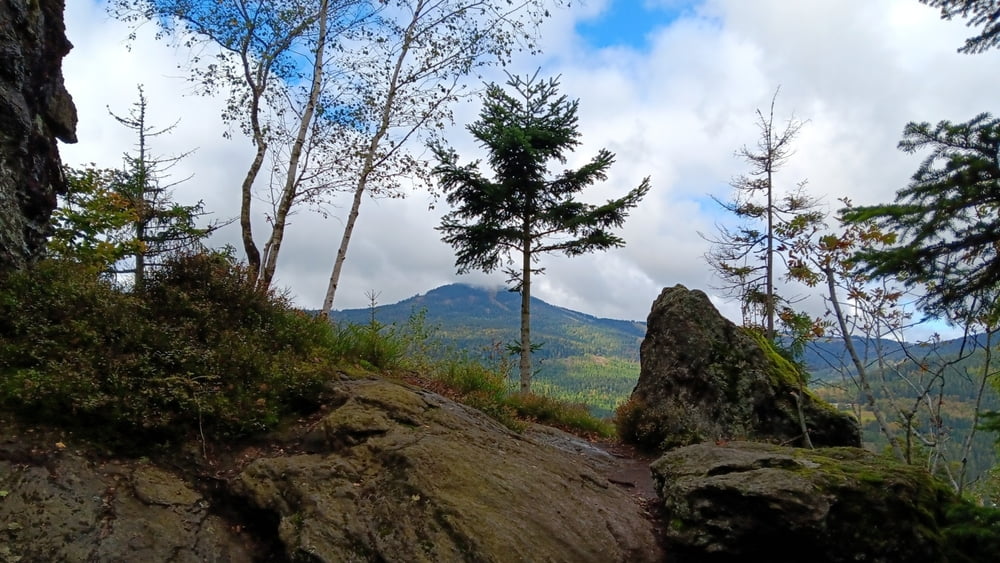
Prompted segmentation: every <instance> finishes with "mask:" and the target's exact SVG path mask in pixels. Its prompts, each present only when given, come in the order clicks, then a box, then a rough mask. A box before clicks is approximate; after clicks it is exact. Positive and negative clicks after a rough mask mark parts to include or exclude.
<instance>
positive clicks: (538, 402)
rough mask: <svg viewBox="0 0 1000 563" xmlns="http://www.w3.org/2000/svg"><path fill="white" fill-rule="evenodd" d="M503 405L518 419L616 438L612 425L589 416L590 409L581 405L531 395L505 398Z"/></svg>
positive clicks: (514, 395) (516, 395)
mask: <svg viewBox="0 0 1000 563" xmlns="http://www.w3.org/2000/svg"><path fill="white" fill-rule="evenodd" d="M505 403H506V404H507V405H508V406H510V407H511V408H513V409H514V411H515V412H517V414H518V416H520V417H521V418H526V419H529V420H534V421H536V422H540V423H543V424H549V425H552V426H559V427H562V428H564V429H567V430H571V431H575V432H583V433H585V434H594V435H597V436H601V437H604V438H609V437H611V436H614V434H615V427H614V425H613V424H611V423H609V422H607V421H604V420H601V419H599V418H596V417H594V416H593V415H591V414H590V409H588V408H587V405H584V404H579V403H576V404H574V403H567V402H564V401H560V400H558V399H555V398H553V397H548V396H545V395H536V394H531V393H529V394H527V395H525V394H521V393H515V394H513V395H510V396H509V397H507V400H506V401H505Z"/></svg>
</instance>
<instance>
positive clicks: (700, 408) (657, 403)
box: [618, 285, 861, 451]
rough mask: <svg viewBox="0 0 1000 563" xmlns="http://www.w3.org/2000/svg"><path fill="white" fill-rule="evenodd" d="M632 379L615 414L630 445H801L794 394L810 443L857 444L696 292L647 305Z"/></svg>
mask: <svg viewBox="0 0 1000 563" xmlns="http://www.w3.org/2000/svg"><path fill="white" fill-rule="evenodd" d="M640 361H641V368H640V374H639V381H638V383H637V384H636V387H635V390H634V391H633V392H632V395H631V398H630V401H629V402H628V403H627V404H626V405H625V407H624V408H622V409H621V410H620V411H619V417H618V422H619V432H620V433H621V434H622V437H623V438H624V439H626V440H627V441H629V442H632V443H636V444H638V445H641V446H643V447H645V448H648V449H653V450H659V451H665V450H667V449H669V448H672V447H677V446H683V445H688V444H694V443H699V442H704V441H713V442H714V441H719V440H732V439H744V440H760V441H772V442H778V443H787V444H796V445H798V444H802V442H803V440H802V426H801V419H800V417H799V414H798V405H797V399H796V397H797V396H800V395H801V396H802V397H803V399H802V410H803V415H804V416H803V418H804V419H805V423H806V427H807V428H808V429H809V435H810V438H811V439H812V442H813V444H814V445H816V446H860V445H861V435H860V431H859V429H858V425H857V423H856V422H855V420H854V418H853V417H851V416H850V415H849V414H846V413H841V412H838V411H836V410H835V409H834V408H833V407H832V406H830V405H829V404H827V403H826V402H824V401H823V400H821V399H819V398H818V397H816V396H815V395H813V394H812V393H810V392H809V391H808V389H803V388H801V385H800V381H801V377H802V375H801V374H800V373H799V371H798V370H797V369H796V368H795V367H794V366H793V365H792V364H791V363H790V362H788V361H787V360H785V359H784V358H783V357H781V356H780V355H779V354H778V353H777V352H776V351H775V350H774V348H773V347H772V346H771V345H770V343H768V342H767V341H766V340H764V339H763V338H761V337H759V336H755V335H754V333H752V332H751V331H748V330H745V329H743V328H740V327H737V326H736V325H735V324H733V323H732V322H731V321H729V320H728V319H726V318H724V317H723V316H722V315H720V314H719V312H718V311H717V310H716V309H715V307H714V306H713V305H712V303H711V301H709V299H708V296H707V295H705V294H704V293H703V292H701V291H697V290H693V291H689V290H688V289H687V288H685V287H684V286H681V285H678V286H675V287H672V288H666V289H664V290H663V292H662V293H660V296H659V297H658V298H657V299H656V301H655V302H654V303H653V307H652V310H651V311H650V313H649V318H648V321H647V330H646V338H645V339H644V340H643V342H642V347H641V348H640Z"/></svg>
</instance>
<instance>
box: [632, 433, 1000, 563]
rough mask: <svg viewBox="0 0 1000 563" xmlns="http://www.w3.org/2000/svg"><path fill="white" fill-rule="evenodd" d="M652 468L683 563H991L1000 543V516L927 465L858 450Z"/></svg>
mask: <svg viewBox="0 0 1000 563" xmlns="http://www.w3.org/2000/svg"><path fill="white" fill-rule="evenodd" d="M651 468H652V471H653V478H654V480H655V482H656V487H657V490H658V492H659V494H660V497H661V500H662V503H663V507H664V519H665V522H667V526H666V527H665V530H664V534H665V538H664V539H665V541H666V548H667V550H668V552H669V553H670V554H671V560H672V561H676V562H678V563H686V562H699V563H702V562H705V563H712V562H722V561H727V562H728V561H771V562H776V563H783V562H788V563H791V562H798V561H811V562H813V563H842V562H844V563H846V562H848V561H850V562H854V561H868V562H880V563H896V562H902V561H921V562H926V563H934V562H953V563H957V562H972V561H987V560H990V558H991V557H993V556H995V553H994V554H990V553H989V552H990V550H991V549H994V548H993V547H991V546H996V545H997V541H998V538H1000V517H998V516H997V515H995V514H994V515H993V516H992V517H991V518H992V519H993V520H992V523H984V522H985V521H979V522H977V521H976V519H975V518H973V517H970V516H968V515H969V512H968V511H969V510H973V509H974V507H970V506H968V505H967V504H966V503H965V502H964V501H962V500H961V499H960V498H959V497H958V496H957V495H955V494H954V493H953V492H952V491H951V489H950V488H949V487H948V486H947V485H945V484H944V483H942V482H940V481H938V480H936V479H934V478H933V477H931V476H930V475H929V474H928V473H927V472H926V471H924V470H923V469H922V468H919V467H915V466H909V465H902V464H899V463H897V462H894V461H892V460H889V459H887V458H884V457H880V456H877V455H875V454H872V453H870V452H868V451H865V450H862V449H859V448H823V449H818V450H807V449H801V448H787V447H781V446H776V445H771V444H761V443H749V442H730V443H728V444H726V445H724V446H719V445H715V444H697V445H692V446H687V447H683V448H678V449H675V450H671V451H670V452H667V453H666V454H664V455H663V456H662V457H660V459H658V460H657V461H656V462H654V463H653V465H652V466H651ZM972 528H975V533H976V534H979V536H980V537H979V538H978V541H967V540H968V538H970V537H971V535H970V534H972V532H970V531H969V530H971V529H972ZM983 537H987V538H992V540H991V541H983V539H982V538H983ZM984 557H985V558H984Z"/></svg>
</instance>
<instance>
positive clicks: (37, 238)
mask: <svg viewBox="0 0 1000 563" xmlns="http://www.w3.org/2000/svg"><path fill="white" fill-rule="evenodd" d="M63 6H64V4H63V0H9V1H6V2H0V269H5V268H10V267H20V266H23V265H24V264H25V263H26V262H27V261H30V260H31V259H32V258H33V257H34V256H35V255H37V253H38V252H39V250H40V249H41V247H42V245H43V244H44V242H45V236H46V228H47V227H46V225H47V223H48V220H49V217H50V216H51V214H52V210H53V209H55V206H56V195H57V194H58V193H61V192H62V191H63V190H64V180H63V175H62V170H61V168H60V166H61V165H60V161H59V149H58V147H57V146H56V139H61V140H63V141H65V142H75V141H76V109H75V108H74V106H73V100H72V98H71V97H70V95H69V93H67V92H66V88H65V87H64V85H63V78H62V70H61V69H62V59H63V57H64V56H66V53H68V52H69V50H70V48H71V47H72V45H70V43H69V41H68V40H67V39H66V33H65V26H64V24H63Z"/></svg>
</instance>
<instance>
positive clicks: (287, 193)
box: [257, 0, 328, 288]
mask: <svg viewBox="0 0 1000 563" xmlns="http://www.w3.org/2000/svg"><path fill="white" fill-rule="evenodd" d="M319 9H320V13H319V22H318V23H319V35H318V37H317V38H316V52H315V54H314V55H315V59H314V61H313V76H312V84H311V85H310V87H309V101H308V102H306V107H305V111H303V113H302V118H301V119H300V120H299V130H298V132H297V133H296V136H295V143H294V144H293V145H292V151H291V153H290V154H289V156H288V170H287V173H286V175H285V185H284V187H283V188H282V190H281V201H279V202H278V209H277V210H276V211H275V214H274V224H273V226H272V227H271V238H270V239H268V241H267V244H265V245H264V256H263V264H262V270H261V272H260V275H259V279H258V283H257V285H258V286H259V287H261V288H266V287H269V286H270V285H271V280H272V279H273V278H274V270H275V268H277V265H278V251H280V250H281V242H282V240H284V237H285V225H286V224H287V221H288V212H289V211H290V210H291V208H292V203H294V202H295V197H296V196H297V195H298V187H299V180H298V177H297V176H298V172H299V160H300V159H301V158H302V147H303V145H305V141H306V137H307V136H308V134H309V128H310V126H311V125H312V120H313V115H314V114H315V112H316V105H317V103H318V101H319V94H320V90H321V88H322V85H323V57H324V52H325V50H326V21H327V11H328V0H322V2H320V7H319Z"/></svg>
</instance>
